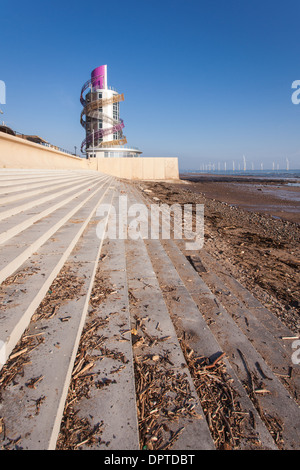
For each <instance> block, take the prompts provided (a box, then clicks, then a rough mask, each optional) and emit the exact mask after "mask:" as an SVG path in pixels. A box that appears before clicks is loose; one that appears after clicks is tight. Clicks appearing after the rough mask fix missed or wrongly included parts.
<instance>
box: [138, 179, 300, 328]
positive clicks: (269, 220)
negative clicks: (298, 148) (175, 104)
mask: <svg viewBox="0 0 300 470" xmlns="http://www.w3.org/2000/svg"><path fill="white" fill-rule="evenodd" d="M188 178H189V179H190V180H192V181H187V175H184V176H182V180H181V181H180V182H178V183H171V182H164V183H162V182H143V184H142V186H143V187H144V188H147V189H148V190H151V191H152V192H151V193H150V192H149V193H147V195H149V196H150V198H151V197H152V198H154V199H153V203H157V202H158V200H160V201H161V202H163V203H167V204H174V203H180V204H187V203H194V204H196V203H198V204H204V211H205V243H204V248H203V249H204V250H206V251H207V252H208V253H209V254H210V255H212V256H213V257H214V258H215V259H216V260H217V262H218V263H221V264H222V265H223V267H224V270H226V272H230V273H231V274H232V275H233V276H234V277H235V278H236V279H237V280H238V281H239V282H241V283H242V284H243V285H244V286H245V287H247V288H248V289H249V290H250V291H251V292H252V294H253V295H254V296H255V297H256V298H257V299H258V300H260V302H261V303H262V304H263V305H265V306H266V307H267V308H268V309H269V310H271V311H272V312H273V313H274V314H275V315H277V316H278V317H279V318H280V319H281V321H282V322H283V323H285V324H286V325H287V326H288V327H289V328H290V329H291V330H292V331H294V332H295V333H297V334H299V329H300V316H299V307H300V276H299V266H300V262H299V258H300V243H299V242H300V225H299V208H300V202H299V196H300V192H299V189H300V188H299V187H286V186H284V185H283V184H282V183H280V182H279V181H275V182H274V183H273V182H270V181H269V180H268V181H266V180H265V181H263V180H259V181H257V180H249V179H248V180H247V181H245V180H244V179H242V181H241V180H240V178H236V177H232V178H230V177H226V178H224V177H221V178H215V177H212V176H204V177H200V179H199V176H197V178H198V181H195V177H193V176H192V177H191V176H190V175H189V176H188ZM276 188H278V189H276ZM276 191H279V192H280V191H281V192H282V193H281V194H278V193H277V194H274V192H276ZM297 198H298V200H297ZM199 254H200V255H201V250H200V251H199Z"/></svg>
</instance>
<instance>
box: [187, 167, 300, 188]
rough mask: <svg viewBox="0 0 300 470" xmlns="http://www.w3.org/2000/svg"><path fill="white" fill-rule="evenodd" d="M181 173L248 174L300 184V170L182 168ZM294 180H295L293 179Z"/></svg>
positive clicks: (295, 184) (254, 176)
mask: <svg viewBox="0 0 300 470" xmlns="http://www.w3.org/2000/svg"><path fill="white" fill-rule="evenodd" d="M180 174H181V175H183V174H184V175H188V174H190V175H192V174H193V175H199V176H200V175H212V176H213V175H215V176H218V175H219V176H246V177H249V178H259V179H272V180H277V179H278V180H289V181H290V182H289V183H287V184H289V185H293V186H300V170H245V171H237V170H235V171H232V170H227V171H225V170H210V171H209V170H207V171H205V172H204V171H200V170H191V169H187V170H180ZM292 180H294V181H292Z"/></svg>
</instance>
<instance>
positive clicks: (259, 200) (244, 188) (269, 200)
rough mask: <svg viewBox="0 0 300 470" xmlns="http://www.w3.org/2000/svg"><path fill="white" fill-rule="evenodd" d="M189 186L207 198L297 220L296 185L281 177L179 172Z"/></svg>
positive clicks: (299, 210)
mask: <svg viewBox="0 0 300 470" xmlns="http://www.w3.org/2000/svg"><path fill="white" fill-rule="evenodd" d="M181 178H182V180H183V181H189V182H190V183H191V184H190V186H189V187H190V188H191V189H192V190H193V191H195V192H197V193H202V194H203V195H205V196H206V197H208V198H210V199H216V200H218V201H223V202H226V203H228V204H231V205H236V206H238V207H241V208H243V209H245V210H250V211H253V212H260V213H264V214H270V215H272V216H274V217H280V218H282V219H284V220H289V221H291V222H296V223H300V183H299V182H298V184H299V186H293V183H291V185H290V186H289V185H287V184H285V182H284V181H283V180H276V179H273V180H272V179H264V178H251V177H245V176H213V175H201V176H199V175H182V177H181Z"/></svg>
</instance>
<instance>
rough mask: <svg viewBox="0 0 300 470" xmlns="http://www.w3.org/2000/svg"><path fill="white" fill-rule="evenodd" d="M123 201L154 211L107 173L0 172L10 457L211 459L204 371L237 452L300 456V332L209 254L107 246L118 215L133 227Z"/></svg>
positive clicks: (1, 348)
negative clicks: (186, 455) (134, 454)
mask: <svg viewBox="0 0 300 470" xmlns="http://www.w3.org/2000/svg"><path fill="white" fill-rule="evenodd" d="M124 195H126V196H127V198H128V202H129V204H131V205H133V204H144V205H146V206H149V204H150V200H149V199H148V196H147V192H145V191H143V184H142V183H140V186H138V185H133V184H131V183H130V182H126V181H123V180H120V179H118V178H115V177H113V176H110V175H107V174H105V173H101V172H99V171H91V170H85V171H83V170H82V169H81V170H78V169H74V170H64V169H60V170H59V169H58V170H51V169H43V170H41V169H2V170H0V243H1V246H0V281H1V289H0V363H1V365H0V367H1V372H0V394H1V403H0V442H1V447H2V449H17V448H20V449H78V448H81V449H100V450H101V449H102V450H114V449H120V450H138V449H140V448H146V449H149V450H151V449H155V448H160V449H171V450H176V449H177V450H178V449H180V450H188V451H192V450H197V449H216V448H218V439H217V438H216V425H215V422H214V419H215V417H214V415H211V414H210V413H209V407H208V405H207V396H206V395H203V393H202V391H203V388H204V387H205V386H204V384H202V385H201V384H200V379H201V376H203V375H205V374H207V375H205V377H206V380H207V381H208V380H214V382H213V383H214V387H215V386H217V387H221V386H222V387H223V388H222V394H221V395H220V396H221V397H222V399H220V402H219V405H220V406H219V407H221V406H225V405H223V401H224V400H225V398H226V400H227V401H228V403H229V404H227V405H226V406H228V410H229V409H230V410H231V412H230V413H231V414H228V415H226V416H223V418H224V421H223V427H224V426H225V427H226V426H227V428H228V429H227V430H228V436H229V437H228V442H229V444H228V445H229V447H230V448H239V449H279V448H283V449H299V442H300V439H299V438H300V435H299V432H300V413H299V407H298V404H297V402H296V400H295V398H294V396H293V394H292V393H291V389H292V387H294V388H295V390H297V388H298V387H299V376H297V374H295V375H294V376H293V382H289V387H287V386H285V382H284V381H282V380H280V376H281V375H286V376H288V371H289V363H290V356H289V354H290V350H289V349H288V348H289V347H290V342H289V341H287V342H284V341H282V338H288V337H291V336H293V334H292V333H291V332H290V331H289V330H288V329H287V328H286V327H285V326H284V325H283V324H281V323H280V321H279V320H278V319H276V318H275V317H274V316H273V315H272V314H271V313H270V312H269V311H268V310H267V309H266V308H264V307H263V306H262V305H260V304H259V302H257V301H256V300H255V299H254V298H253V297H252V296H251V294H250V292H248V291H247V290H246V289H245V288H243V287H242V286H241V285H240V284H239V283H238V282H237V281H235V280H234V279H233V278H232V277H230V276H228V284H227V285H225V284H224V283H223V281H221V280H220V278H219V277H218V275H217V273H218V266H217V262H216V261H215V260H213V259H212V258H211V257H209V256H208V254H207V253H205V250H204V249H203V250H200V251H198V252H195V253H191V252H189V253H187V252H186V250H185V243H184V241H183V240H175V239H170V240H166V239H156V240H151V239H147V238H145V239H142V238H139V239H137V240H134V239H131V238H129V237H127V238H126V237H124V238H117V239H108V238H106V237H104V232H103V231H101V230H100V226H99V223H100V222H101V224H102V227H106V226H107V224H109V223H110V220H111V219H112V218H113V217H115V216H116V221H117V222H116V223H117V229H118V231H119V230H122V231H123V233H125V234H126V233H127V232H128V229H129V228H130V224H131V222H132V220H133V218H132V217H131V218H130V217H129V218H127V214H125V213H122V210H123V209H122V206H120V204H119V201H120V196H124ZM104 205H105V208H106V211H103V212H102V213H100V212H99V208H103V207H104ZM97 209H98V212H97ZM161 224H163V222H161ZM161 228H162V225H160V229H161ZM118 233H119V232H118ZM191 254H193V255H194V256H195V257H198V258H199V260H201V262H202V264H203V265H204V266H205V267H206V273H209V279H208V281H207V282H206V281H205V280H203V279H202V278H201V276H200V275H199V273H198V272H197V270H196V269H195V267H194V266H193V265H192V264H191V263H190V262H189V261H188V259H187V256H191ZM207 276H208V274H207ZM212 285H214V287H215V288H218V289H219V290H220V289H221V290H223V291H224V292H226V291H227V292H228V289H229V291H230V295H231V297H230V299H231V301H230V302H228V299H227V297H226V299H225V301H224V303H223V304H221V303H220V301H219V300H217V298H216V297H215V295H214V294H213V288H212ZM226 302H227V303H226ZM204 310H205V312H206V318H207V316H208V313H209V321H206V320H205V319H204V316H203V311H204ZM253 332H255V338H253ZM197 358H198V359H197ZM200 358H202V359H203V358H205V363H204V362H203V361H202V362H201V360H200ZM218 374H221V375H218ZM214 390H215V389H214V388H213V386H212V387H211V389H210V391H209V392H208V393H209V394H210V393H212V394H213V393H214ZM298 390H299V388H298ZM214 399H215V400H217V398H214ZM226 403H227V402H226ZM224 409H226V407H225V408H224ZM232 410H233V411H232ZM228 413H229V411H228ZM237 416H238V417H239V421H238V431H237V427H236V426H237V424H236V423H237V421H236V417H237ZM274 420H276V423H280V429H279V428H278V431H277V433H276V432H275V431H274V429H276V427H274ZM234 423H235V424H234ZM278 426H279V424H278ZM157 442H158V444H157ZM156 445H157V446H158V445H159V446H158V447H156Z"/></svg>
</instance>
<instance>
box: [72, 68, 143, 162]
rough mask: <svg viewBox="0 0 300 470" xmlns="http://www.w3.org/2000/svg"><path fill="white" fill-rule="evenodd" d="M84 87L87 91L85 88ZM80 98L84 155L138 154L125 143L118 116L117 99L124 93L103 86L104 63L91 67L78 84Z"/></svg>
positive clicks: (112, 155) (118, 101) (120, 120)
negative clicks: (84, 81)
mask: <svg viewBox="0 0 300 470" xmlns="http://www.w3.org/2000/svg"><path fill="white" fill-rule="evenodd" d="M87 90H88V91H87ZM80 101H81V104H82V106H83V110H82V112H81V116H80V122H81V125H82V126H83V127H84V128H85V131H86V137H85V139H84V140H83V142H82V144H81V152H82V153H84V154H86V156H87V157H102V158H103V157H104V158H110V157H117V158H120V157H139V156H140V155H141V153H142V152H141V150H139V149H138V148H135V147H129V146H127V145H126V144H127V139H126V137H125V136H124V134H123V128H124V122H123V120H122V119H120V102H121V101H124V95H123V94H120V93H118V92H117V91H116V90H115V89H113V88H112V87H108V85H107V65H101V66H100V67H97V68H96V69H94V70H93V71H92V73H91V78H90V80H88V81H87V82H86V83H85V84H84V85H83V87H82V90H81V95H80Z"/></svg>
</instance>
